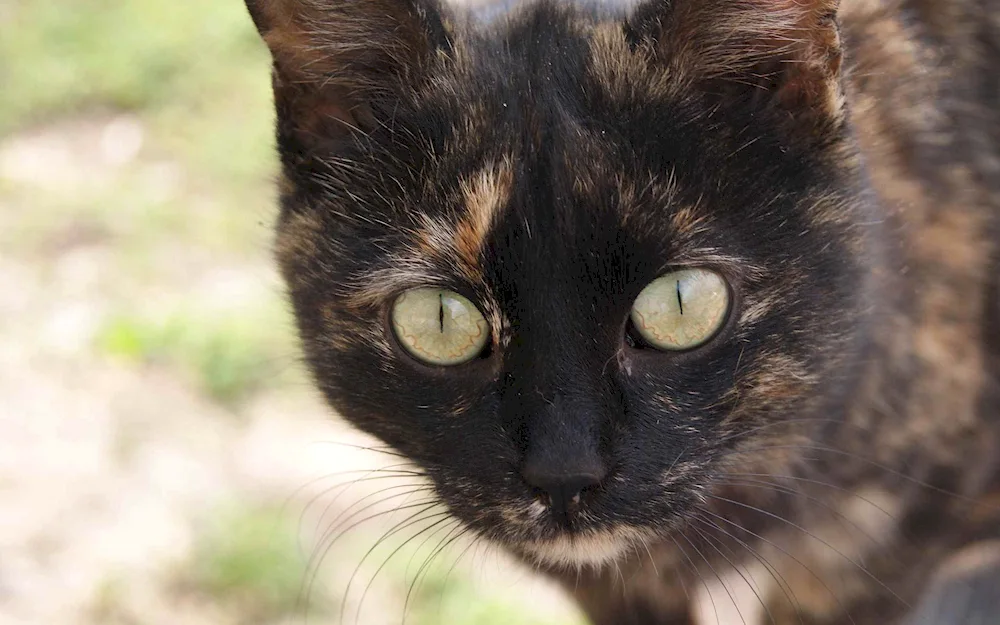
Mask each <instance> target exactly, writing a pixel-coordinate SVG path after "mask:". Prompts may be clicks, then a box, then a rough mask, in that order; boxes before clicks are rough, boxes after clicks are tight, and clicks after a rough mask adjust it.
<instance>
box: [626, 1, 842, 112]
mask: <svg viewBox="0 0 1000 625" xmlns="http://www.w3.org/2000/svg"><path fill="white" fill-rule="evenodd" d="M839 4H840V2H839V0H648V1H647V2H646V3H645V4H643V5H640V7H639V8H638V9H637V10H636V11H635V12H634V14H633V15H632V17H631V18H630V20H629V22H628V24H627V26H626V31H627V33H628V35H629V36H630V38H631V39H632V41H633V42H635V43H646V44H651V45H652V46H653V50H654V51H655V54H656V55H657V56H658V57H659V58H661V59H662V62H664V63H667V64H669V66H670V69H671V72H672V73H673V74H674V75H679V76H684V77H685V78H687V79H689V82H690V83H693V84H700V85H702V86H706V87H707V88H708V89H709V90H712V91H716V92H721V93H724V94H725V95H733V96H736V97H746V98H752V99H753V101H755V102H756V103H758V104H760V105H764V106H773V107H780V108H781V109H784V110H785V111H786V112H787V113H788V114H789V115H790V116H791V117H792V118H794V120H796V121H799V122H807V123H812V122H818V123H828V122H830V121H836V120H839V119H841V118H842V116H843V113H844V98H843V92H842V85H841V69H842V59H843V51H842V48H841V38H840V29H839V25H838V21H837V9H838V6H839Z"/></svg>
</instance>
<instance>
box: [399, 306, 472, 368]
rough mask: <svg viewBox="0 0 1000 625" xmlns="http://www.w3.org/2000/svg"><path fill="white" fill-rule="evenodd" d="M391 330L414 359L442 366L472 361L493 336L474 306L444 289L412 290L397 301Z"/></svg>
mask: <svg viewBox="0 0 1000 625" xmlns="http://www.w3.org/2000/svg"><path fill="white" fill-rule="evenodd" d="M392 329H393V330H394V331H395V333H396V338H397V339H398V340H399V343H400V344H401V345H402V346H403V348H404V349H406V351H407V352H409V353H410V355H412V356H413V357H414V358H416V359H417V360H420V361H422V362H425V363H428V364H432V365H442V366H452V365H460V364H463V363H466V362H468V361H470V360H472V359H473V358H475V357H476V356H478V355H479V354H480V353H482V351H483V348H484V347H485V346H486V341H487V340H489V337H490V326H489V324H488V323H487V322H486V318H485V317H483V314H482V313H481V312H479V309H478V308H476V306H475V304H473V303H472V302H470V301H469V300H468V299H467V298H465V297H462V296H461V295H459V294H458V293H455V292H453V291H447V290H444V289H426V288H424V289H412V290H409V291H406V292H405V293H403V294H402V295H400V296H399V297H398V298H396V302H395V303H394V304H393V306H392Z"/></svg>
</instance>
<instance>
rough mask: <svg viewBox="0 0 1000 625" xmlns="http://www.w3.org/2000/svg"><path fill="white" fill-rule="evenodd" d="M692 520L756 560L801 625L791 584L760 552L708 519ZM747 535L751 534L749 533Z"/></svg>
mask: <svg viewBox="0 0 1000 625" xmlns="http://www.w3.org/2000/svg"><path fill="white" fill-rule="evenodd" d="M694 520H695V521H698V522H700V523H702V524H703V525H706V526H708V527H709V528H710V529H712V530H713V531H719V532H722V533H723V534H725V535H726V536H728V537H730V538H732V539H733V540H735V541H736V542H737V543H738V544H739V545H741V546H742V547H743V548H744V549H746V550H747V552H749V553H750V555H751V556H753V557H754V558H755V559H756V560H757V562H759V563H760V565H761V566H763V567H764V570H765V571H767V572H768V574H770V576H771V579H773V580H774V581H775V583H776V584H778V588H780V589H781V592H782V593H783V594H784V595H785V598H786V599H788V602H789V603H790V604H791V605H792V607H793V608H794V609H795V615H796V617H798V621H799V625H802V606H801V605H800V604H799V600H798V597H796V596H795V591H794V590H793V589H792V586H791V584H789V583H788V580H786V579H785V577H784V575H782V574H781V573H780V572H779V571H778V568H777V567H776V566H774V565H773V564H771V562H770V561H769V560H768V559H767V558H765V557H764V556H762V555H761V554H760V552H758V551H757V550H756V549H754V548H753V547H751V546H750V545H749V544H748V543H747V542H746V541H744V540H741V539H740V538H738V537H737V536H736V535H734V534H733V533H731V532H729V531H726V530H725V529H723V528H722V527H721V526H720V525H718V524H717V523H715V522H714V521H710V520H708V519H705V518H702V517H701V515H700V514H699V515H697V516H695V517H694ZM737 527H739V526H737ZM741 529H742V528H741ZM743 531H746V532H749V530H743ZM749 533H751V534H752V532H749ZM828 590H829V589H828ZM789 593H791V595H789Z"/></svg>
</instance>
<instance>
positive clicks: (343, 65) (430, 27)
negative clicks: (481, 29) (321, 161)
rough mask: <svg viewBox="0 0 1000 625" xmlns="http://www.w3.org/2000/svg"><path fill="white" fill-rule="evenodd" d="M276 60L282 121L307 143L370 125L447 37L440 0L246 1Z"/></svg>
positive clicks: (412, 85)
mask: <svg viewBox="0 0 1000 625" xmlns="http://www.w3.org/2000/svg"><path fill="white" fill-rule="evenodd" d="M246 4H247V8H248V9H249V10H250V15H251V17H252V18H253V21H254V24H256V26H257V30H258V31H260V34H261V36H262V37H263V39H264V41H265V42H266V43H267V45H268V48H270V50H271V55H272V57H273V59H274V91H275V99H276V103H277V106H278V110H279V115H281V116H282V117H283V120H282V121H283V122H288V123H293V124H294V128H293V129H292V130H291V132H293V133H294V134H295V135H296V137H297V138H298V139H299V140H301V141H303V142H304V147H306V148H309V147H312V146H313V145H314V144H316V143H317V142H322V141H323V140H324V139H330V138H336V137H337V136H338V135H343V134H345V133H347V132H350V131H353V130H357V129H360V130H369V129H370V128H371V127H373V126H374V125H375V124H376V123H378V122H379V121H380V120H379V116H380V114H381V113H383V112H384V111H386V110H389V111H391V110H392V108H393V106H394V103H395V102H398V100H399V99H400V98H402V97H405V94H406V92H407V90H409V89H413V88H415V87H416V85H417V84H418V83H419V81H420V80H421V78H422V77H423V76H424V75H425V73H426V70H427V67H428V66H429V65H430V64H431V62H432V61H433V59H434V58H435V55H436V52H437V50H439V49H441V48H444V47H447V45H448V36H447V33H446V31H445V28H444V25H443V23H442V17H441V13H440V10H439V8H438V4H437V0H246Z"/></svg>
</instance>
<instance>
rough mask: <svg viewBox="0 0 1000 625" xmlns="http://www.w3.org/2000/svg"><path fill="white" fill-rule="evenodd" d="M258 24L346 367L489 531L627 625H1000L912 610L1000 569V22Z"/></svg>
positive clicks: (797, 5)
mask: <svg viewBox="0 0 1000 625" xmlns="http://www.w3.org/2000/svg"><path fill="white" fill-rule="evenodd" d="M247 4H248V5H249V8H250V12H251V14H252V15H253V18H254V21H255V23H256V24H257V26H258V28H259V30H260V31H261V33H262V34H263V36H264V39H265V40H266V42H267V43H268V45H269V47H270V49H271V51H272V54H273V57H274V67H275V71H274V90H275V99H276V104H277V111H278V145H279V149H280V153H281V158H282V163H283V168H284V176H283V183H282V187H281V194H282V195H281V206H282V210H281V217H280V221H279V225H278V231H279V233H278V256H279V259H280V263H281V267H282V269H283V272H284V276H285V279H286V281H287V283H288V286H289V289H290V293H291V297H292V300H293V302H294V306H295V311H296V315H297V319H298V323H299V328H300V332H301V336H302V340H303V343H304V346H305V352H306V355H307V357H308V362H309V364H310V366H311V368H312V371H313V373H314V375H315V379H316V381H317V383H318V385H319V387H320V388H321V389H322V391H323V392H324V393H325V395H326V397H327V398H328V400H329V402H330V404H331V405H332V406H333V407H335V408H336V409H337V410H338V411H339V412H340V413H341V414H342V415H344V417H346V418H347V419H348V420H349V421H350V422H351V423H353V424H355V425H356V426H357V427H358V428H360V429H362V430H364V431H366V432H369V433H371V434H373V435H375V436H377V437H379V438H380V439H382V440H383V441H384V442H386V443H387V444H388V445H390V446H391V447H392V448H394V449H395V450H397V451H398V452H400V453H402V454H404V455H405V456H406V457H408V458H409V459H411V460H412V461H413V462H414V463H415V464H416V465H418V466H419V467H420V468H421V469H422V470H423V471H424V472H425V473H426V474H427V475H428V476H429V478H430V479H431V480H432V482H433V485H434V487H435V490H436V493H437V495H438V496H439V497H440V499H441V500H442V501H443V502H444V503H445V504H446V505H447V507H448V508H449V509H450V511H451V512H452V513H453V514H454V515H455V516H456V517H457V518H459V519H460V520H461V521H463V522H464V523H465V524H466V525H467V526H468V527H470V528H471V529H472V530H474V531H475V532H476V533H477V534H478V535H479V536H481V537H483V538H485V539H488V540H490V541H493V542H495V543H498V544H501V545H503V546H504V547H505V548H506V549H508V550H509V551H511V552H513V553H515V554H517V555H519V556H520V557H522V558H524V559H525V560H527V561H529V562H531V563H533V564H535V565H537V566H538V567H539V568H540V569H542V570H545V571H546V572H548V573H549V574H551V575H552V576H554V577H556V578H557V579H560V580H562V581H564V582H565V584H566V587H567V588H568V590H569V591H571V592H573V593H575V595H576V596H577V597H578V599H579V601H580V603H581V605H582V606H583V608H584V610H585V611H586V612H587V614H588V615H589V616H590V617H591V618H592V620H593V621H594V622H595V623H597V624H599V625H623V624H645V625H652V624H662V625H667V624H671V625H674V624H681V623H690V622H693V619H694V616H693V613H692V610H691V606H690V601H689V599H688V595H689V594H690V591H692V589H694V588H695V587H696V586H697V585H698V584H699V583H700V581H699V578H700V577H712V576H714V575H715V573H716V571H719V570H721V569H723V568H729V566H730V565H731V564H732V563H737V562H742V563H745V564H747V565H754V566H756V567H757V568H758V570H759V571H761V572H762V574H763V577H767V578H773V580H775V583H773V584H772V586H771V588H770V589H769V590H765V589H761V590H760V595H761V597H760V598H761V601H762V604H764V605H765V606H766V607H764V608H763V609H762V610H761V614H760V616H761V618H762V619H763V621H764V622H770V621H773V622H775V623H779V624H785V623H789V624H791V623H814V624H820V623H823V624H840V623H856V624H857V625H866V624H883V623H897V622H903V620H904V619H907V618H924V619H929V620H926V621H922V622H927V623H931V622H947V623H958V622H963V623H964V622H973V621H972V620H970V619H972V618H974V616H973V614H978V615H979V616H983V615H986V617H985V618H986V619H987V620H983V621H976V622H984V623H985V622H991V623H992V622H1000V617H998V616H996V615H997V614H1000V599H997V598H993V597H994V595H993V594H992V593H993V592H994V591H991V590H990V584H991V583H993V584H994V586H993V588H997V586H996V584H997V583H998V581H1000V572H998V571H1000V568H997V565H996V559H994V560H990V559H989V558H985V559H983V558H981V559H983V560H984V562H985V564H984V566H983V567H980V568H982V569H983V572H982V574H981V575H980V577H979V579H980V582H982V583H979V586H982V587H985V588H986V589H987V590H986V591H982V590H981V589H980V591H979V593H978V594H975V595H973V600H972V601H971V602H970V603H969V604H968V605H966V606H965V607H964V608H962V609H967V610H968V611H967V612H966V613H965V614H964V616H963V614H962V613H961V612H956V613H955V614H952V615H950V616H942V617H940V619H939V620H934V618H933V617H931V616H928V613H926V612H925V613H924V614H923V615H922V616H920V615H916V614H915V613H914V612H913V611H912V610H910V608H909V606H915V605H917V604H918V603H919V600H920V599H921V597H922V596H923V595H924V593H925V590H927V589H929V588H931V587H932V584H933V582H932V581H931V580H932V578H933V576H934V575H935V572H940V571H943V570H945V569H944V568H942V567H944V566H945V563H950V564H948V566H949V567H952V568H954V567H956V566H957V567H959V568H961V566H960V565H959V564H955V562H964V561H965V560H967V559H968V558H971V557H974V556H975V554H983V553H994V554H995V551H991V547H990V546H989V545H986V544H985V543H987V542H988V541H990V540H991V539H994V538H998V537H1000V429H998V417H1000V390H998V387H1000V363H998V361H1000V286H998V284H1000V245H998V240H1000V225H998V224H1000V48H998V46H1000V0H843V1H842V2H837V0H638V1H633V2H618V3H614V2H604V3H594V2H591V3H589V4H588V3H572V2H569V1H564V2H554V1H546V0H534V1H531V0H526V1H524V2H521V3H516V5H515V6H514V7H506V8H505V9H504V10H502V11H499V12H497V11H493V10H491V11H483V12H477V11H473V10H469V9H461V8H457V7H448V6H440V5H439V4H438V3H436V2H435V1H434V0H247ZM969 554H972V555H969ZM991 566H992V567H993V568H992V569H991V568H990V567H991ZM741 570H742V569H741ZM941 574H944V573H941ZM991 576H992V577H991ZM757 579H758V581H760V580H761V576H758V577H757ZM951 579H952V581H954V579H956V578H954V577H953V578H951ZM983 580H986V581H985V582H983ZM991 580H992V581H991ZM940 584H943V585H941V586H940V587H941V588H946V587H947V582H940ZM984 584H985V585H984ZM998 596H1000V595H998ZM928 609H929V608H928ZM977 610H978V612H977ZM908 614H909V616H907V615H908ZM748 616H749V615H748ZM941 619H943V620H941ZM948 619H951V620H948Z"/></svg>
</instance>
